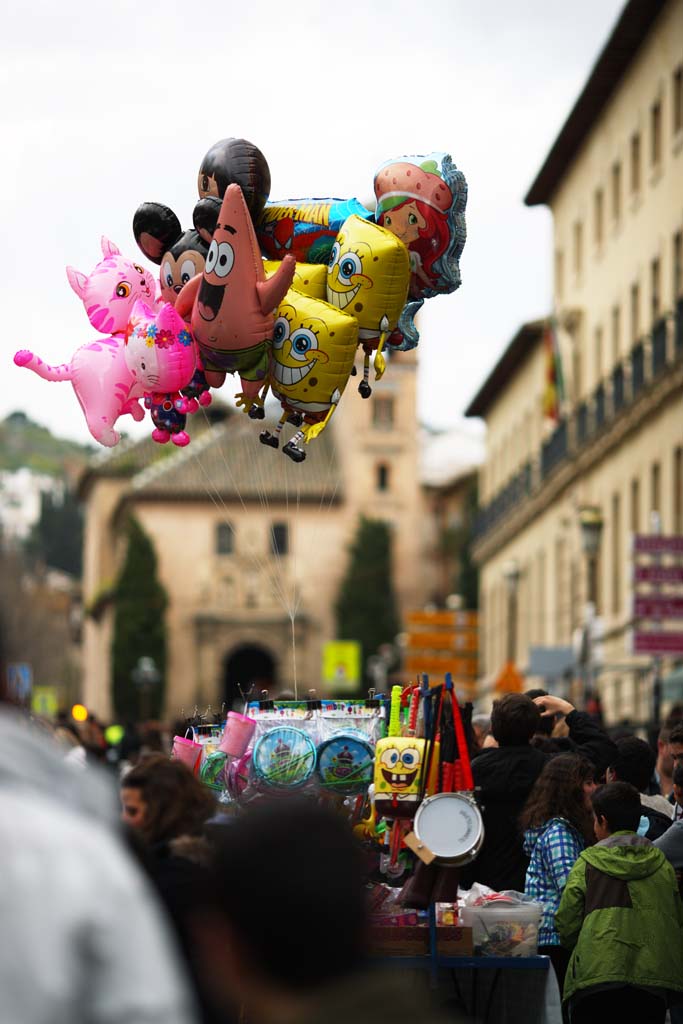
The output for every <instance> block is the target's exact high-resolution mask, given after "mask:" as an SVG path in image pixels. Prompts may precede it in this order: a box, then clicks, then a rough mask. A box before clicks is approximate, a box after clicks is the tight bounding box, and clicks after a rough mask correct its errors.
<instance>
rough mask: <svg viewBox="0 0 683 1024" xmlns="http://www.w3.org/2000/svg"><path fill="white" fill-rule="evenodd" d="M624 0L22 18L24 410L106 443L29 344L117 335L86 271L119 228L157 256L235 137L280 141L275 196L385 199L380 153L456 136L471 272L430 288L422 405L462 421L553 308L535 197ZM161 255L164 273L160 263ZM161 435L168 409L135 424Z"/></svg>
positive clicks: (18, 181) (16, 12)
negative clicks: (209, 155) (74, 287)
mask: <svg viewBox="0 0 683 1024" xmlns="http://www.w3.org/2000/svg"><path fill="white" fill-rule="evenodd" d="M622 6H623V2H622V0H573V2H572V3H571V4H567V3H566V2H564V0H425V2H421V3H415V2H410V3H408V2H406V0H393V2H392V3H390V4H388V3H386V2H385V0H382V2H379V0H364V2H356V0H346V2H345V3H343V4H340V5H335V4H332V3H329V2H328V0H324V2H321V0H302V2H299V0H288V2H287V3H284V2H278V3H276V2H270V0H244V2H242V3H236V2H234V0H220V2H217V0H205V2H203V3H200V4H192V3H188V2H187V0H183V2H177V0H165V2H164V3H163V4H162V3H155V2H154V0H150V2H147V3H141V2H139V0H136V2H132V0H117V2H116V3H114V4H112V3H106V4H105V3H103V2H101V0H62V2H61V3H59V4H55V3H54V2H53V0H32V2H31V3H30V4H26V5H24V4H19V3H13V4H11V5H9V8H8V9H7V10H6V11H5V12H4V14H3V25H2V33H1V34H0V86H1V94H2V97H3V102H2V113H1V117H2V124H1V126H0V127H1V131H2V135H1V138H2V146H1V152H2V159H0V211H1V219H2V246H1V248H0V252H1V253H2V257H1V258H2V281H3V314H4V315H3V319H4V324H5V329H4V331H3V336H4V342H3V348H4V353H5V355H4V360H5V374H4V387H3V388H2V392H1V394H0V416H4V415H6V414H7V413H9V412H11V411H13V410H15V409H23V410H25V411H26V413H27V414H28V415H30V416H31V417H32V418H33V419H35V420H37V421H38V422H40V423H43V424H46V425H48V426H50V427H51V428H52V429H53V430H54V431H55V432H56V433H58V434H61V435H63V436H68V437H73V438H75V439H77V440H88V439H89V434H88V431H87V428H86V426H85V422H84V419H83V416H82V414H81V410H80V407H79V405H78V402H77V400H76V398H75V396H74V394H73V392H72V390H71V386H70V385H69V384H52V383H47V382H45V381H42V380H40V379H39V378H37V377H36V376H35V375H33V374H31V373H30V372H29V371H27V370H20V369H18V368H16V367H15V366H14V364H13V362H12V356H13V354H14V351H15V350H16V349H18V348H24V347H26V348H31V349H33V350H34V351H35V352H37V353H38V354H39V355H41V356H42V357H43V358H44V359H46V360H47V361H48V362H51V363H59V362H66V361H68V360H69V358H70V356H71V353H72V352H73V350H74V349H76V348H77V347H78V346H79V345H81V344H83V343H84V342H86V341H88V340H90V339H91V338H93V337H96V336H97V334H96V332H95V331H93V329H92V328H91V327H90V325H89V324H88V322H87V319H86V316H85V312H84V310H83V307H82V305H81V302H80V301H79V300H78V299H77V297H76V295H75V294H74V293H73V292H72V291H71V288H70V287H69V285H68V282H67V279H66V275H65V272H64V268H65V266H66V265H67V264H71V265H72V266H74V267H76V268H78V269H80V270H83V271H86V272H88V271H90V270H91V269H92V268H93V266H94V265H95V263H96V262H97V260H98V259H99V256H100V243H99V239H100V235H102V234H105V235H107V236H108V237H109V238H111V239H112V240H113V241H114V242H116V243H117V245H118V246H119V247H120V248H121V250H122V251H123V252H124V253H125V254H126V255H129V256H131V257H132V258H134V259H136V260H137V261H139V262H144V260H143V259H142V257H141V254H140V253H139V250H138V249H137V246H136V245H135V241H134V239H133V234H132V227H131V221H132V216H133V213H134V211H135V209H136V207H137V206H138V204H139V203H140V202H142V201H144V200H157V201H160V202H164V203H166V204H168V205H169V206H171V207H173V209H174V210H175V211H176V213H177V214H178V216H179V217H180V220H181V223H182V225H183V227H189V226H190V224H191V214H192V208H193V206H194V203H195V200H196V175H197V170H198V167H199V163H200V161H201V159H202V157H203V155H204V153H205V152H206V150H207V149H208V148H209V146H210V145H212V144H213V143H214V142H216V141H217V140H218V139H221V138H224V137H226V136H229V135H233V136H242V137H244V138H247V139H249V140H251V141H252V142H254V143H256V144H257V145H258V146H259V147H260V148H261V149H262V150H263V152H264V153H265V155H266V157H267V159H268V162H269V165H270V169H271V177H272V190H271V198H272V199H286V198H293V197H305V196H343V197H346V196H357V197H359V198H361V199H368V198H370V197H371V196H372V181H373V175H374V172H375V170H376V168H377V167H378V166H379V165H380V164H381V163H383V162H384V161H385V160H388V159H389V158H393V157H400V156H402V155H404V154H413V153H428V152H431V151H434V150H442V151H446V152H449V153H450V154H451V155H452V157H453V159H454V160H455V162H456V164H457V165H458V167H460V168H461V169H462V170H463V171H464V173H465V175H466V177H467V179H468V184H469V201H468V206H467V227H468V239H467V244H466V246H465V250H464V253H463V256H462V261H461V267H462V280H463V283H462V286H461V288H460V289H459V291H457V292H456V293H454V294H453V295H450V296H440V297H438V298H433V299H429V300H427V302H426V304H425V307H424V312H423V314H422V319H421V332H422V336H421V340H420V348H419V354H420V387H419V408H418V414H419V417H420V419H421V421H422V422H424V423H426V424H429V425H431V426H434V427H449V426H452V425H454V424H456V423H457V422H458V421H459V419H460V417H461V415H462V412H463V410H464V408H465V407H466V405H467V403H468V402H469V400H470V399H471V398H472V397H473V395H474V394H475V392H476V391H477V389H478V387H479V385H480V384H481V382H482V381H483V379H484V378H485V376H486V374H487V373H488V372H489V370H490V369H491V367H492V366H493V364H494V363H495V361H496V359H497V358H498V356H499V355H500V353H501V351H502V350H503V348H504V347H505V346H506V344H507V343H508V341H509V340H510V338H511V337H512V335H513V333H514V332H515V330H516V328H517V327H518V325H519V324H520V323H521V322H522V321H524V320H528V319H533V318H535V317H538V316H540V315H543V314H544V313H546V312H547V311H548V309H549V305H550V295H551V285H550V268H551V260H550V250H551V222H550V215H549V213H548V211H547V210H546V209H538V208H535V209H531V210H530V209H527V208H526V207H525V206H524V204H523V196H524V194H525V192H526V190H527V188H528V186H529V185H530V184H531V181H532V180H533V177H534V175H535V173H536V171H537V170H538V169H539V167H540V165H541V163H542V161H543V159H544V157H545V155H546V153H547V151H548V149H549V147H550V145H551V144H552V142H553V140H554V138H555V136H556V134H557V131H558V130H559V128H560V126H561V124H562V123H563V121H564V118H565V117H566V115H567V113H568V112H569V109H570V107H571V105H572V104H573V102H574V100H575V98H576V96H577V94H578V92H579V90H580V89H581V87H582V85H583V83H584V81H585V79H586V76H587V74H588V72H589V70H590V68H591V66H592V64H593V61H594V60H595V58H596V56H597V54H598V52H599V50H600V49H601V47H602V45H603V43H604V41H605V39H606V37H607V34H608V32H609V31H610V29H611V27H612V25H613V23H614V21H615V19H616V18H617V17H618V14H619V12H620V10H621V8H622ZM150 269H152V270H153V271H154V273H155V276H156V274H157V270H156V268H155V267H154V266H150ZM120 426H121V427H124V428H125V430H126V431H128V432H130V433H133V434H134V435H136V436H139V435H140V434H141V432H145V431H148V430H149V429H150V425H149V423H146V424H143V425H142V426H140V425H136V424H133V421H132V420H131V419H130V417H125V419H124V420H123V421H121V423H120Z"/></svg>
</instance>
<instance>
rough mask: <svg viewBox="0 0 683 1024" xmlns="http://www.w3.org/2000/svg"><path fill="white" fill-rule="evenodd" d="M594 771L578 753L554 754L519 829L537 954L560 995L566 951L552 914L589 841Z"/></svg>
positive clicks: (567, 957) (530, 795)
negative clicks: (537, 911) (537, 922)
mask: <svg viewBox="0 0 683 1024" xmlns="http://www.w3.org/2000/svg"><path fill="white" fill-rule="evenodd" d="M594 775H595V768H594V766H593V765H592V764H591V763H590V761H586V760H585V759H584V758H583V757H580V756H579V755H578V754H558V755H557V756H556V757H553V758H552V759H551V760H550V761H548V763H547V764H546V766H545V768H544V769H543V771H542V772H541V774H540V775H539V777H538V779H537V780H536V782H535V784H534V787H533V789H532V790H531V793H530V794H529V798H528V800H527V802H526V805H525V807H524V810H523V811H522V815H521V817H520V825H521V827H522V829H523V831H524V851H525V853H526V854H527V856H528V857H529V867H528V868H527V873H526V882H525V885H524V891H525V893H526V894H527V896H533V897H534V898H535V899H538V900H539V901H540V902H541V903H543V904H544V906H545V909H544V911H543V916H542V918H541V928H540V931H539V935H538V942H539V949H538V951H539V953H541V954H545V955H546V956H549V957H550V959H551V960H552V963H553V966H554V968H555V973H556V975H557V980H558V984H559V986H560V991H562V986H563V984H564V976H565V973H566V970H567V964H568V963H569V952H568V951H566V950H564V949H563V948H562V946H561V945H560V937H559V935H558V933H557V931H556V928H555V912H556V911H557V908H558V906H559V904H560V897H561V896H562V892H563V890H564V887H565V885H566V883H567V878H568V876H569V872H570V871H571V869H572V867H573V866H574V863H575V861H576V860H577V858H578V856H579V854H580V853H581V852H582V850H584V849H585V848H586V846H587V845H589V843H591V842H593V817H592V813H591V805H590V797H591V794H592V792H593V790H594V789H595V779H594Z"/></svg>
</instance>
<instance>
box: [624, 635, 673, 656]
mask: <svg viewBox="0 0 683 1024" xmlns="http://www.w3.org/2000/svg"><path fill="white" fill-rule="evenodd" d="M633 653H634V654H683V633H655V632H651V633H641V632H638V633H634V634H633Z"/></svg>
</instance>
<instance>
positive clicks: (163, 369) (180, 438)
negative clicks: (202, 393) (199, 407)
mask: <svg viewBox="0 0 683 1024" xmlns="http://www.w3.org/2000/svg"><path fill="white" fill-rule="evenodd" d="M125 360H126V365H127V366H128V369H129V370H130V372H131V373H132V375H133V377H134V378H135V381H136V384H137V385H138V386H141V387H142V389H143V391H144V396H145V405H146V407H147V408H148V409H150V410H151V413H152V420H153V421H154V425H155V429H154V431H153V433H152V437H153V438H154V440H155V441H158V442H159V444H166V442H167V441H168V440H169V439H170V440H171V441H173V443H174V444H177V445H178V446H179V447H181V448H182V447H184V446H185V445H186V444H189V443H190V436H189V434H187V433H186V432H185V414H186V413H188V412H190V411H191V407H192V402H191V401H190V399H188V398H185V397H184V396H183V395H181V393H180V390H181V388H184V387H187V385H188V384H189V383H190V381H191V380H192V377H193V375H194V371H195V367H196V363H197V356H196V350H195V345H194V341H193V340H192V335H191V333H190V331H189V329H188V327H187V326H186V325H185V321H184V320H183V319H182V317H180V316H178V314H177V313H176V311H175V309H174V308H173V306H172V305H171V304H170V303H169V302H165V303H164V304H163V306H162V307H161V309H160V310H159V312H158V313H157V312H155V311H154V310H153V309H150V307H149V306H148V305H147V304H146V303H144V302H142V301H138V302H136V303H135V306H134V307H133V312H132V314H131V318H130V322H129V324H128V326H127V328H126V340H125Z"/></svg>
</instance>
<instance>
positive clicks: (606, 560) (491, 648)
mask: <svg viewBox="0 0 683 1024" xmlns="http://www.w3.org/2000/svg"><path fill="white" fill-rule="evenodd" d="M670 459H671V461H670V463H669V465H666V464H664V465H663V464H662V463H661V462H660V461H654V462H652V464H651V465H650V468H649V471H648V474H647V476H646V479H645V480H644V481H643V480H642V479H641V478H638V477H634V478H633V479H632V480H631V481H630V482H629V483H628V484H627V486H626V488H625V489H624V490H622V491H615V492H614V493H613V494H612V495H611V497H610V498H609V502H608V505H607V507H605V508H604V510H603V511H604V514H605V526H604V530H603V542H602V545H601V551H600V564H599V566H598V572H597V581H598V586H597V606H598V613H599V614H603V615H604V614H606V613H611V614H612V615H616V616H623V613H624V612H625V611H626V609H625V607H624V599H625V597H626V593H625V590H624V584H625V583H626V581H627V580H628V579H630V575H629V573H630V568H629V565H630V563H629V553H628V550H627V548H626V541H627V537H628V535H629V534H635V533H649V532H651V531H652V530H653V519H654V516H653V513H655V514H656V517H657V519H658V521H659V524H660V527H661V531H662V533H665V534H666V533H672V534H679V535H683V446H677V447H676V448H675V449H674V451H673V453H672V454H671V457H670ZM667 472H670V473H671V492H670V493H671V498H670V503H669V502H667V504H669V505H670V507H669V508H667V507H666V506H665V505H664V502H663V493H662V492H663V488H662V474H663V473H667ZM551 555H552V557H551V558H550V559H548V558H547V556H546V552H545V551H543V550H542V551H539V552H538V554H537V556H536V559H535V560H534V562H533V563H530V564H529V565H528V566H527V567H526V569H525V571H524V572H523V573H522V576H521V578H520V582H519V593H518V598H517V608H518V614H517V634H518V637H517V639H518V641H519V642H518V645H517V650H518V652H519V658H520V660H522V661H524V659H525V657H526V655H527V649H528V647H529V646H530V645H531V644H541V645H543V644H547V643H557V644H563V643H569V642H570V640H571V636H572V633H573V631H574V630H575V629H576V628H577V627H578V626H579V625H580V622H581V614H582V612H581V609H582V604H583V600H582V595H581V588H580V582H581V574H582V561H583V556H582V555H581V554H580V553H579V552H577V551H573V552H572V549H571V548H570V544H569V540H568V538H566V537H562V536H559V537H558V538H557V539H556V541H555V544H554V549H553V550H552V552H551ZM549 569H552V582H550V581H549V580H548V576H547V573H548V570H549ZM549 583H550V588H549ZM601 584H602V585H601ZM551 593H552V594H553V595H554V600H553V602H552V618H550V617H549V610H548V609H549V597H550V594H551ZM482 597H483V615H482V621H483V623H484V630H485V635H484V643H483V650H484V657H485V662H486V672H491V671H495V670H496V668H497V667H499V666H500V664H502V663H503V661H504V660H505V657H506V649H505V648H506V639H505V638H506V635H507V629H508V625H509V622H508V615H509V612H510V604H509V600H508V587H507V584H506V583H505V581H504V580H499V581H498V582H497V583H495V584H493V585H492V586H491V587H490V588H489V589H488V590H487V592H486V593H485V594H483V595H482ZM551 627H552V628H551Z"/></svg>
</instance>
